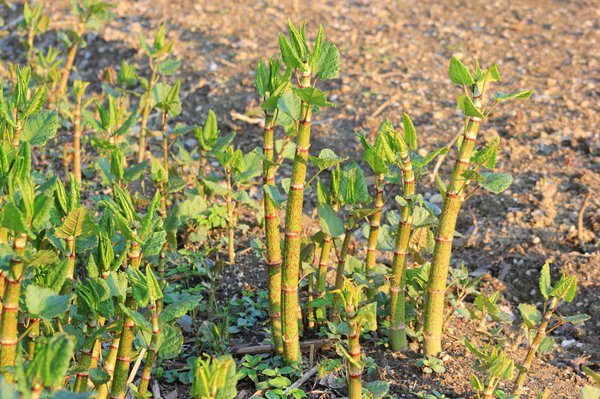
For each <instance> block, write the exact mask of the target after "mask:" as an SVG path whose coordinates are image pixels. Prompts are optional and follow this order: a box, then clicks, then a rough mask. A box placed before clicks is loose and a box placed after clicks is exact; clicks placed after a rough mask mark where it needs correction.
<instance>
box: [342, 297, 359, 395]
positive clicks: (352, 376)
mask: <svg viewBox="0 0 600 399" xmlns="http://www.w3.org/2000/svg"><path fill="white" fill-rule="evenodd" d="M346 313H347V314H348V326H349V327H350V335H349V336H348V354H349V355H350V356H351V357H352V360H353V362H348V363H347V364H348V397H349V398H350V399H361V398H362V371H363V370H362V367H361V366H360V364H361V363H360V326H359V323H358V320H357V318H356V310H355V309H354V306H348V307H347V309H346Z"/></svg>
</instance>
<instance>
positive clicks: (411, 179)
mask: <svg viewBox="0 0 600 399" xmlns="http://www.w3.org/2000/svg"><path fill="white" fill-rule="evenodd" d="M400 159H401V162H402V168H401V169H402V177H403V180H404V187H403V189H404V192H403V195H404V199H405V200H406V201H408V198H409V197H410V196H412V195H414V193H415V175H414V172H413V169H412V164H411V162H410V156H409V152H408V149H404V150H403V151H402V152H401V153H400ZM411 223H412V214H411V209H410V207H409V206H404V207H402V210H401V212H400V221H399V222H398V230H397V232H396V242H395V245H394V259H393V261H392V276H391V285H390V291H391V298H390V345H391V347H392V350H394V351H402V350H406V349H407V347H408V345H407V342H406V314H405V303H404V299H405V296H406V292H405V291H406V286H405V285H406V260H407V255H408V243H409V240H410V232H411Z"/></svg>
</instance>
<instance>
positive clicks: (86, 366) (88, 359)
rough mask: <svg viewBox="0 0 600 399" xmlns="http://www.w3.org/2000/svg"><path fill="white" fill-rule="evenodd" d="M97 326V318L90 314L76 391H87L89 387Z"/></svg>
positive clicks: (76, 381)
mask: <svg viewBox="0 0 600 399" xmlns="http://www.w3.org/2000/svg"><path fill="white" fill-rule="evenodd" d="M97 326H98V322H97V320H96V319H94V318H93V317H90V316H88V322H87V330H86V337H85V342H84V344H83V349H82V351H81V354H82V355H81V360H80V361H79V368H80V370H81V371H79V372H78V373H77V377H76V378H75V385H74V387H73V391H74V392H85V390H86V388H87V382H88V379H89V377H90V369H91V368H93V367H92V366H93V364H92V361H93V358H94V356H93V354H94V348H95V347H96V338H95V336H94V332H95V331H96V328H97Z"/></svg>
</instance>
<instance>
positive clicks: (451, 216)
mask: <svg viewBox="0 0 600 399" xmlns="http://www.w3.org/2000/svg"><path fill="white" fill-rule="evenodd" d="M473 103H474V104H475V106H476V107H477V108H478V109H480V108H481V95H480V94H479V92H477V93H476V95H475V96H474V98H473ZM480 122H481V119H479V118H475V117H469V118H467V122H466V126H465V129H464V135H463V140H462V143H461V145H460V149H459V151H458V158H457V160H456V163H455V164H454V169H453V171H452V174H451V176H450V183H449V184H448V188H447V192H446V198H445V199H444V207H443V209H442V215H441V217H440V220H439V228H438V232H437V236H436V238H435V248H434V250H433V257H432V260H431V274H430V276H429V282H428V287H427V290H428V298H427V306H426V310H425V327H424V331H423V338H424V354H425V355H426V356H435V355H437V354H438V353H440V352H441V351H442V328H443V324H444V297H445V294H446V280H447V279H448V267H449V265H450V256H451V254H452V240H453V238H454V231H455V229H456V220H457V219H458V214H459V212H460V208H461V206H462V203H463V201H464V196H465V193H464V188H465V185H466V183H467V182H466V179H465V177H464V176H463V174H464V173H465V172H466V171H467V170H468V168H469V165H470V162H471V156H472V154H473V149H474V147H475V140H476V139H477V133H478V132H479V124H480Z"/></svg>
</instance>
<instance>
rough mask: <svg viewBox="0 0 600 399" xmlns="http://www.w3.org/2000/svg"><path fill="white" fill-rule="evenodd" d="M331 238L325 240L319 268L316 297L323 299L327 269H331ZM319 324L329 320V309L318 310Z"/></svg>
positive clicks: (320, 307)
mask: <svg viewBox="0 0 600 399" xmlns="http://www.w3.org/2000/svg"><path fill="white" fill-rule="evenodd" d="M331 240H332V238H331V237H325V238H324V239H323V245H322V246H321V255H320V256H319V268H318V271H317V286H316V291H315V296H316V297H317V298H323V297H324V296H325V291H326V289H327V268H328V267H329V254H330V253H331ZM316 317H317V323H319V324H322V323H324V322H325V321H326V320H327V309H325V306H319V307H318V308H316Z"/></svg>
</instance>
